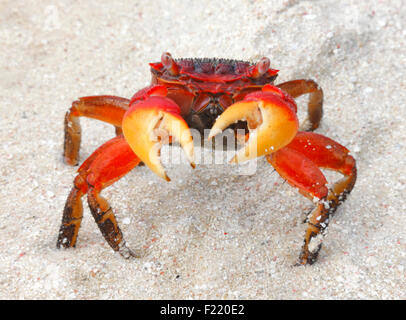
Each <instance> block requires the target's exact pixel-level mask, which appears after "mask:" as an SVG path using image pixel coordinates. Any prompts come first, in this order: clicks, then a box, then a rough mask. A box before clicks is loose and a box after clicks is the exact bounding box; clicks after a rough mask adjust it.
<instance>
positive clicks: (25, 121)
mask: <svg viewBox="0 0 406 320" xmlns="http://www.w3.org/2000/svg"><path fill="white" fill-rule="evenodd" d="M0 13H1V14H0V72H1V77H0V155H1V156H0V218H1V219H0V298H1V299H38V298H42V299H51V298H57V299H59V298H62V299H110V298H113V299H198V298H206V299H217V298H219V299H405V298H406V238H405V228H406V204H405V200H404V197H405V195H406V193H405V183H406V164H405V156H406V142H405V134H406V127H405V120H406V111H405V103H406V81H405V71H406V70H405V65H406V49H405V44H406V41H405V39H406V31H405V30H406V25H405V21H406V9H405V6H404V2H403V1H401V0H399V1H335V0H331V1H295V0H290V1H286V0H284V1H282V0H281V1H243V0H239V1H224V2H223V1H144V2H141V1H139V2H134V1H127V2H121V1H114V2H112V1H109V2H107V1H105V2H104V1H59V2H52V1H35V2H34V1H4V0H3V1H1V2H0ZM163 51H169V52H171V53H172V54H173V56H174V57H224V58H237V59H244V60H247V59H254V60H255V59H257V58H259V57H262V56H268V57H269V58H270V59H271V65H272V66H273V67H274V68H277V69H280V70H281V71H280V76H279V78H278V83H279V82H283V81H286V80H291V79H297V78H312V79H315V80H316V81H317V82H318V83H319V84H320V85H321V86H322V88H323V89H324V93H325V106H324V110H325V115H324V118H323V120H322V125H321V127H320V129H318V132H319V133H322V134H325V135H327V136H329V137H331V138H333V139H335V140H337V141H339V142H340V143H342V144H344V145H346V146H347V147H348V148H349V149H350V150H351V151H352V153H353V155H354V156H355V157H356V159H357V161H358V162H357V163H358V170H359V171H358V172H359V178H358V181H357V183H356V185H355V188H354V190H353V192H352V194H351V195H350V196H349V198H348V200H347V201H346V202H345V203H344V205H342V206H341V207H340V209H339V210H338V212H337V214H336V215H335V216H334V219H333V221H332V222H331V223H330V226H329V230H328V233H327V236H326V237H325V240H324V247H323V249H322V251H321V252H320V256H319V260H318V263H317V264H315V265H313V266H310V267H293V266H292V265H293V264H294V263H295V262H296V259H297V256H298V254H299V252H300V248H301V245H302V239H303V234H304V230H305V225H303V224H302V223H301V222H302V220H303V218H304V213H305V212H307V211H308V210H309V209H310V208H311V207H312V204H311V203H310V202H309V201H308V200H306V199H304V198H303V197H302V196H301V195H299V194H298V193H297V192H296V190H294V189H292V188H291V187H290V186H289V185H287V184H284V183H283V181H282V179H281V178H279V177H278V176H277V174H275V173H272V170H271V167H270V166H269V165H268V164H267V163H266V161H265V160H264V159H262V160H260V161H259V162H258V170H257V174H256V175H239V174H238V169H236V168H235V167H231V166H224V165H217V166H216V165H201V166H199V167H198V168H197V169H196V170H191V169H190V167H189V166H187V165H179V166H170V165H168V174H169V176H170V177H171V178H172V182H171V183H165V182H164V181H161V180H159V178H157V177H156V176H154V175H153V174H152V173H151V172H150V171H149V170H148V169H147V168H146V167H142V168H139V169H136V170H134V171H133V172H131V173H130V174H129V175H127V176H126V177H125V178H123V179H122V180H120V181H119V182H118V183H116V184H115V185H114V186H112V187H110V188H109V189H107V190H106V191H105V192H104V195H105V196H106V197H107V198H108V199H110V202H111V204H112V206H113V208H114V209H115V211H116V213H117V217H118V220H119V223H120V225H121V228H122V230H123V232H124V235H125V237H126V240H127V242H128V244H129V245H130V246H131V247H132V248H133V249H137V250H139V251H140V252H141V254H142V256H141V258H140V259H138V260H131V261H127V260H124V259H123V258H121V257H120V256H119V255H118V254H115V253H113V251H112V250H111V249H110V248H109V247H108V245H107V244H106V243H105V241H104V239H103V238H102V236H101V234H100V232H99V230H98V228H97V227H96V224H95V223H94V221H93V218H92V217H91V215H90V212H89V211H88V208H87V205H85V212H84V214H85V216H84V219H83V223H82V228H81V230H80V233H79V240H78V245H77V248H76V249H72V250H57V249H56V248H55V244H56V238H57V233H58V229H59V224H60V221H61V215H62V209H63V206H64V203H65V199H66V197H67V195H68V192H69V190H70V188H71V185H72V181H73V178H74V176H75V168H72V167H69V166H67V165H65V164H63V163H62V157H61V154H62V142H63V117H64V114H65V112H66V110H68V108H69V107H70V104H71V102H72V101H73V100H75V99H77V98H78V97H80V96H85V95H97V94H112V95H119V96H124V97H131V95H132V94H133V93H134V92H135V90H137V89H139V88H142V87H143V86H145V85H147V84H148V83H149V80H150V76H149V67H148V62H152V61H158V60H159V59H160V56H161V53H162V52H163ZM305 103H306V100H305V99H301V100H300V101H299V105H300V106H301V109H303V106H304V105H305ZM81 123H82V128H83V132H84V138H83V145H82V149H81V161H83V160H84V159H85V158H86V157H87V156H89V155H90V154H91V152H92V151H93V150H94V149H95V148H96V147H97V146H99V145H100V144H101V143H102V142H104V141H106V140H107V139H109V138H111V137H112V136H113V134H114V130H113V128H112V127H110V126H108V125H105V124H103V123H100V122H97V121H95V120H88V119H83V120H82V121H81Z"/></svg>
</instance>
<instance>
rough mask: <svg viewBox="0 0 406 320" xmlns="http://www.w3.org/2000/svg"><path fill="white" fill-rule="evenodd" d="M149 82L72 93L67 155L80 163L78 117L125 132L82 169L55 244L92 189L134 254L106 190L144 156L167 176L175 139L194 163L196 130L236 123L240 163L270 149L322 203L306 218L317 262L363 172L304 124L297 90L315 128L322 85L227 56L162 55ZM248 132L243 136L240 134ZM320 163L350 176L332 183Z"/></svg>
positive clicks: (116, 239) (73, 233)
mask: <svg viewBox="0 0 406 320" xmlns="http://www.w3.org/2000/svg"><path fill="white" fill-rule="evenodd" d="M150 66H151V73H152V82H151V85H150V86H148V87H146V88H144V89H141V90H140V91H138V92H137V93H135V95H134V96H133V97H132V99H131V100H128V99H125V98H120V97H114V96H90V97H84V98H80V99H79V100H78V101H74V102H73V104H72V107H71V108H70V110H69V112H67V113H66V117H65V143H64V159H65V162H66V163H68V164H71V165H76V164H77V163H78V154H79V147H80V140H81V130H80V124H79V117H89V118H95V119H98V120H101V121H105V122H108V123H110V124H112V125H114V126H115V128H116V133H117V136H116V137H115V138H113V139H111V140H109V141H107V142H106V143H104V144H103V145H102V146H101V147H99V148H98V149H97V150H96V151H95V152H94V153H93V154H92V155H91V156H90V157H89V158H88V159H86V161H85V162H84V163H83V164H82V165H81V166H80V168H79V169H78V175H77V176H76V178H75V180H74V184H73V188H72V190H71V192H70V194H69V196H68V199H67V201H66V204H65V209H64V212H63V217H62V225H61V227H60V232H59V237H58V241H57V247H58V248H59V247H61V246H62V247H74V246H75V244H76V240H77V235H78V231H79V228H80V223H81V220H82V212H83V207H82V197H83V196H84V195H86V194H87V199H88V203H89V207H90V210H91V212H92V215H93V217H94V219H95V221H96V223H97V225H98V226H99V228H100V230H101V233H102V234H103V236H104V237H105V239H106V241H107V242H108V244H109V245H110V246H111V247H112V248H113V249H114V250H115V251H119V253H120V254H121V255H122V256H124V257H130V256H133V255H134V253H133V252H132V251H131V250H130V249H129V248H128V247H127V246H126V244H125V241H124V239H123V235H122V233H121V231H120V228H119V227H118V224H117V220H116V218H115V216H114V213H113V211H112V209H111V207H110V205H109V204H108V202H107V200H106V199H104V198H103V197H102V196H101V195H100V192H101V191H102V190H103V189H104V188H106V187H108V186H110V185H111V184H113V183H114V182H115V181H117V180H118V179H120V178H121V177H123V176H124V175H125V174H127V173H128V172H129V171H130V170H132V169H133V168H134V167H136V166H137V165H139V164H140V163H141V162H142V163H144V164H146V165H147V166H148V167H149V168H150V169H151V170H152V171H153V172H155V173H156V174H157V175H158V176H160V177H162V178H164V179H165V180H167V181H169V178H168V176H167V175H166V173H165V170H164V168H163V166H162V164H161V162H160V158H159V156H160V148H161V146H162V144H163V143H165V142H172V140H177V141H178V142H179V143H180V145H181V147H182V148H183V150H184V152H185V153H186V156H187V158H188V160H189V161H190V163H191V165H192V166H193V167H194V162H193V140H192V135H191V133H190V130H189V128H194V129H197V130H199V131H200V132H202V131H203V130H204V129H207V128H211V131H210V134H209V138H212V137H213V136H214V135H216V134H217V133H218V132H221V131H222V130H224V129H226V128H227V127H231V128H232V129H234V130H235V131H236V132H237V131H238V130H237V129H243V130H244V131H243V132H244V134H243V135H242V136H241V135H240V138H241V137H243V139H242V142H243V143H244V146H243V147H242V148H241V149H240V150H239V151H238V152H237V154H236V156H235V157H234V158H233V160H232V162H241V161H245V160H248V159H252V158H255V157H259V156H266V158H267V160H268V162H269V163H270V164H271V165H272V166H273V167H274V168H275V170H276V171H277V172H278V173H279V174H280V176H281V177H282V178H284V179H285V180H287V181H288V183H289V184H291V185H292V186H294V187H296V188H298V189H299V192H300V193H302V194H303V195H304V196H306V197H308V198H309V199H311V200H312V201H313V202H314V203H315V205H316V206H315V209H314V210H313V211H311V212H310V213H309V215H308V217H307V230H306V233H305V238H304V245H303V247H302V251H301V253H300V256H299V264H308V263H309V264H311V263H313V262H315V261H316V259H317V255H318V252H319V250H320V248H321V242H320V239H318V240H314V238H316V237H317V236H318V235H321V232H322V231H323V230H324V229H325V228H326V227H327V224H328V221H329V216H330V215H331V214H332V213H334V211H335V210H336V209H337V207H338V206H339V204H340V203H341V202H342V201H344V199H345V197H346V195H347V194H348V193H349V192H351V190H352V188H353V186H354V183H355V180H356V165H355V160H354V158H353V157H352V156H351V155H350V154H349V151H348V149H346V148H345V147H343V146H342V145H340V144H338V143H337V142H335V141H333V140H331V139H329V138H327V137H325V136H322V135H320V134H316V133H313V132H307V131H306V132H301V131H298V128H299V125H298V118H297V115H296V111H297V107H296V103H295V101H294V100H293V98H295V97H298V96H300V95H303V94H310V99H309V103H308V118H309V122H310V129H309V130H310V131H312V130H314V129H316V128H317V127H318V126H319V122H320V119H321V117H322V104H323V92H322V90H321V88H320V87H319V86H318V85H317V84H316V83H315V82H314V81H312V80H293V81H288V82H285V83H282V84H279V85H276V86H275V85H273V83H274V80H275V79H276V77H277V73H278V70H275V69H271V68H270V61H269V59H268V58H262V59H261V60H259V62H257V63H256V64H252V63H249V62H244V61H238V60H226V59H173V58H172V56H171V55H170V54H169V53H163V54H162V57H161V62H157V63H150ZM240 140H241V139H240ZM320 168H327V169H331V170H334V171H337V172H339V173H341V174H342V175H343V176H344V177H343V178H342V179H341V180H339V181H338V182H336V183H334V184H333V185H332V186H331V188H330V189H328V188H327V186H326V185H327V180H326V178H325V177H324V175H323V173H322V172H321V171H320Z"/></svg>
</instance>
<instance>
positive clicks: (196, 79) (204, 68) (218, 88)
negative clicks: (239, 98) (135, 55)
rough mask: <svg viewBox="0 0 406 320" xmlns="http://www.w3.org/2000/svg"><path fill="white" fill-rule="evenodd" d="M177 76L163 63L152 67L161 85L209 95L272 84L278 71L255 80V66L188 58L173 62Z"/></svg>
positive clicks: (235, 62)
mask: <svg viewBox="0 0 406 320" xmlns="http://www.w3.org/2000/svg"><path fill="white" fill-rule="evenodd" d="M174 62H175V63H176V65H177V67H178V74H176V75H173V74H171V72H169V71H168V70H167V69H166V68H165V66H164V65H163V64H162V62H156V63H150V66H151V72H152V74H153V76H155V77H156V79H157V82H158V83H162V84H166V85H168V84H173V85H182V86H186V87H188V88H190V89H191V90H193V91H200V92H209V93H213V94H216V93H229V94H231V93H236V92H237V91H240V90H242V89H245V88H252V87H260V86H263V85H264V84H267V83H272V82H273V81H274V80H275V78H276V76H277V73H278V71H279V70H275V69H270V68H269V69H268V70H267V71H266V72H265V73H264V74H263V75H261V76H259V77H258V76H257V77H254V76H253V75H254V74H255V73H254V70H255V68H256V64H253V63H250V62H246V61H241V60H230V59H217V58H202V59H200V58H187V59H176V60H174Z"/></svg>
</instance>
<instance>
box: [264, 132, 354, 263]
mask: <svg viewBox="0 0 406 320" xmlns="http://www.w3.org/2000/svg"><path fill="white" fill-rule="evenodd" d="M267 160H268V161H269V162H270V163H271V164H272V166H273V167H274V168H275V169H276V171H277V172H278V173H279V174H280V175H281V176H282V177H283V178H284V179H286V180H287V181H288V182H289V183H290V184H291V185H293V186H295V187H297V188H299V191H300V192H301V193H302V194H303V195H305V196H307V197H308V198H310V199H312V200H313V201H316V208H315V209H314V210H313V211H312V212H311V213H310V215H309V216H308V219H307V224H308V225H307V230H306V234H305V239H304V244H303V247H302V252H301V254H300V257H299V263H300V264H307V263H309V264H312V263H314V262H315V261H316V259H317V255H318V252H319V250H320V248H321V242H320V243H316V244H314V243H312V239H313V238H315V237H317V235H319V234H320V232H321V231H323V230H324V229H325V228H326V227H327V225H328V222H329V218H330V216H331V215H332V214H333V213H334V212H335V211H336V209H337V207H338V206H339V205H340V204H341V203H342V201H344V199H345V197H346V195H347V194H348V193H350V192H351V190H352V188H353V186H354V184H355V180H356V177H357V169H356V166H355V160H354V158H353V157H352V156H351V155H349V151H348V149H346V148H345V147H343V146H342V145H340V144H338V143H337V142H335V141H334V140H331V139H329V138H327V137H325V136H322V135H319V134H316V133H311V132H299V133H298V134H297V135H296V137H295V138H294V139H293V141H292V142H291V143H290V144H288V145H287V146H286V147H285V148H283V149H281V150H278V151H277V152H275V153H273V154H270V155H267ZM319 168H327V169H331V170H334V171H337V172H340V173H341V174H343V175H344V178H342V179H341V180H339V181H338V182H336V183H334V184H333V186H332V188H331V189H330V190H328V188H327V186H326V184H327V180H326V178H325V177H324V175H323V173H322V172H321V171H320V169H319Z"/></svg>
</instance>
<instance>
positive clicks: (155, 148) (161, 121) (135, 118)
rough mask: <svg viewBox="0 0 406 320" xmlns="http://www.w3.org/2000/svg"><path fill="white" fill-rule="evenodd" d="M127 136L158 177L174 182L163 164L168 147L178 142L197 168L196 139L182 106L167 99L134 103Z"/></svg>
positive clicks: (128, 115) (129, 112)
mask: <svg viewBox="0 0 406 320" xmlns="http://www.w3.org/2000/svg"><path fill="white" fill-rule="evenodd" d="M122 128H123V134H124V137H125V139H126V141H127V142H128V144H129V145H130V147H131V149H132V150H133V151H134V153H135V154H136V155H137V156H138V157H139V158H140V159H141V161H142V162H144V163H145V164H146V165H147V166H148V167H149V168H150V169H151V170H152V171H153V172H155V173H156V174H157V175H158V176H160V177H161V178H163V179H165V180H166V181H170V179H169V177H168V176H167V174H166V173H165V170H164V168H163V166H162V163H161V161H160V151H161V147H162V145H163V144H164V143H169V142H170V141H172V139H173V138H174V139H175V140H176V141H178V142H179V143H180V145H181V147H182V149H183V150H184V152H185V153H186V156H187V158H188V160H189V161H190V164H191V166H192V167H193V168H194V167H195V164H194V155H193V138H192V135H191V133H190V130H189V127H188V125H187V124H186V122H185V120H184V119H183V118H182V117H181V116H180V108H179V106H178V105H177V104H176V103H175V102H174V101H173V100H171V99H169V98H166V97H164V96H150V97H148V98H147V99H145V100H143V101H136V102H135V103H133V104H132V105H131V106H130V108H129V109H128V110H127V112H126V113H125V115H124V118H123V123H122Z"/></svg>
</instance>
